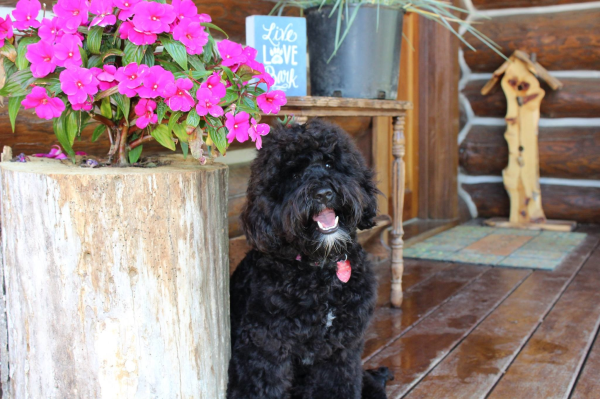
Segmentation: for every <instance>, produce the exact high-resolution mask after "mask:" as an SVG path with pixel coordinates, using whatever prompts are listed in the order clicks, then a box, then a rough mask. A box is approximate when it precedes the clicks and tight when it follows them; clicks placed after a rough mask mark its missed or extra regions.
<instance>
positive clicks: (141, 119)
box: [134, 98, 158, 129]
mask: <svg viewBox="0 0 600 399" xmlns="http://www.w3.org/2000/svg"><path fill="white" fill-rule="evenodd" d="M155 109H156V103H155V102H154V101H152V100H146V99H144V98H142V99H141V100H140V101H138V103H137V105H136V106H135V108H134V111H135V114H136V115H137V116H138V118H137V120H136V121H135V125H136V126H137V127H139V128H140V129H143V128H145V127H146V126H148V125H149V124H154V123H156V122H158V116H157V115H156V114H155V113H154V110H155Z"/></svg>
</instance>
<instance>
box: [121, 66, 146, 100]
mask: <svg viewBox="0 0 600 399" xmlns="http://www.w3.org/2000/svg"><path fill="white" fill-rule="evenodd" d="M148 69H149V68H148V65H138V64H136V63H135V62H132V63H130V64H129V65H127V66H125V67H121V68H119V69H117V73H116V74H115V78H116V79H117V81H118V82H119V93H121V94H123V95H126V96H127V97H134V96H135V95H136V94H137V92H136V89H137V88H138V87H140V86H141V85H142V79H143V78H144V74H146V72H148Z"/></svg>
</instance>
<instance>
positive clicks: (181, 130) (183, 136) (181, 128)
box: [173, 123, 188, 142]
mask: <svg viewBox="0 0 600 399" xmlns="http://www.w3.org/2000/svg"><path fill="white" fill-rule="evenodd" d="M185 130H186V129H185V125H184V124H182V123H176V124H175V125H173V132H175V135H176V136H177V137H178V138H179V140H181V141H183V142H187V141H188V134H187V132H186V131H185Z"/></svg>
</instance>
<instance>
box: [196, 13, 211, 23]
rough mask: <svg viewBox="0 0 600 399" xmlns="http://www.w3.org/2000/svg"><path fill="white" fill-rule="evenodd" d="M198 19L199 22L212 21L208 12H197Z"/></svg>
mask: <svg viewBox="0 0 600 399" xmlns="http://www.w3.org/2000/svg"><path fill="white" fill-rule="evenodd" d="M198 20H199V21H200V22H212V18H211V17H210V15H208V14H198Z"/></svg>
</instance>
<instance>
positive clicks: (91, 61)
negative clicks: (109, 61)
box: [87, 55, 104, 68]
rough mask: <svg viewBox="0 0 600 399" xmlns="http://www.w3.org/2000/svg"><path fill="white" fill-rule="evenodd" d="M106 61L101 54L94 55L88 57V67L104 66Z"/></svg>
mask: <svg viewBox="0 0 600 399" xmlns="http://www.w3.org/2000/svg"><path fill="white" fill-rule="evenodd" d="M103 64H104V62H103V61H102V57H101V56H99V55H92V56H91V57H90V58H88V62H87V67H88V68H102V65H103Z"/></svg>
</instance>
